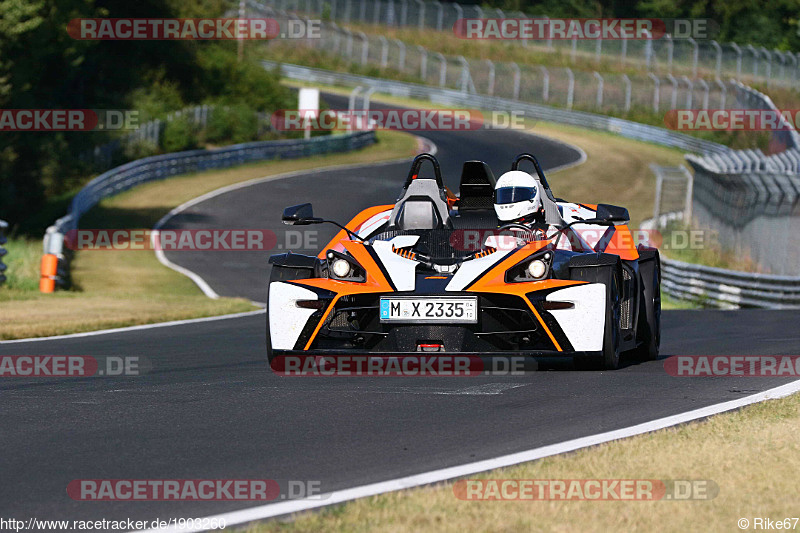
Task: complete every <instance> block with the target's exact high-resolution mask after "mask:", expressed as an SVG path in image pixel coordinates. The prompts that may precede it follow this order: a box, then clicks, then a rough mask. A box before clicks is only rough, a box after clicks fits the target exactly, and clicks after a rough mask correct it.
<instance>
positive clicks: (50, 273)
mask: <svg viewBox="0 0 800 533" xmlns="http://www.w3.org/2000/svg"><path fill="white" fill-rule="evenodd" d="M57 269H58V257H56V256H55V255H54V254H45V255H43V256H42V277H41V278H40V279H39V291H40V292H44V293H51V292H53V291H54V290H55V289H56V270H57Z"/></svg>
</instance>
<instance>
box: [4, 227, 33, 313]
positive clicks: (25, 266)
mask: <svg viewBox="0 0 800 533" xmlns="http://www.w3.org/2000/svg"><path fill="white" fill-rule="evenodd" d="M3 247H4V248H5V249H6V250H7V251H8V254H6V255H5V256H4V257H3V258H2V261H3V263H5V264H6V266H7V267H8V268H7V269H6V282H5V284H4V285H3V286H2V288H0V301H4V300H6V299H9V298H8V295H9V294H10V293H12V292H14V293H17V292H22V293H24V292H30V291H38V290H39V262H40V261H41V258H42V241H35V240H32V239H27V238H11V239H9V240H8V242H7V243H6V244H4V245H3Z"/></svg>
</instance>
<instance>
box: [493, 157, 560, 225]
mask: <svg viewBox="0 0 800 533" xmlns="http://www.w3.org/2000/svg"><path fill="white" fill-rule="evenodd" d="M494 210H495V213H497V218H498V219H500V224H501V226H506V225H509V224H519V225H521V226H524V227H528V228H530V229H531V230H533V231H537V232H543V231H545V230H547V224H546V223H545V216H544V208H543V207H542V196H541V186H540V185H539V182H538V181H536V178H534V177H533V176H531V175H530V174H528V173H527V172H523V171H521V170H511V171H509V172H506V173H505V174H503V175H502V176H500V178H499V179H498V180H497V184H496V185H495V188H494ZM518 229H523V228H518Z"/></svg>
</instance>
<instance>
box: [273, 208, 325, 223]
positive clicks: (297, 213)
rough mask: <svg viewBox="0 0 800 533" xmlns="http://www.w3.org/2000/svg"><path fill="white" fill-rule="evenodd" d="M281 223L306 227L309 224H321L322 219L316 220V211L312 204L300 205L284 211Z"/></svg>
mask: <svg viewBox="0 0 800 533" xmlns="http://www.w3.org/2000/svg"><path fill="white" fill-rule="evenodd" d="M281 221H282V222H283V223H284V224H288V225H290V226H306V225H308V224H319V223H320V222H322V219H320V218H314V209H313V208H312V207H311V204H300V205H293V206H290V207H287V208H286V209H284V210H283V216H282V217H281Z"/></svg>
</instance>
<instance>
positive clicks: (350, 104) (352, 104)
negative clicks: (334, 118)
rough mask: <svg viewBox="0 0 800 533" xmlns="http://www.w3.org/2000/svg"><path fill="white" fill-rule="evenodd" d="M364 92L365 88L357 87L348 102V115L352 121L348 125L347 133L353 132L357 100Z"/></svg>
mask: <svg viewBox="0 0 800 533" xmlns="http://www.w3.org/2000/svg"><path fill="white" fill-rule="evenodd" d="M362 90H364V88H363V87H362V86H361V85H359V86H357V87H356V88H355V89H353V90H352V91H351V92H350V98H348V100H347V114H348V115H350V121H349V122H348V124H347V131H353V114H354V111H355V107H356V99H357V98H358V95H359V93H360V92H361V91H362Z"/></svg>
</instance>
